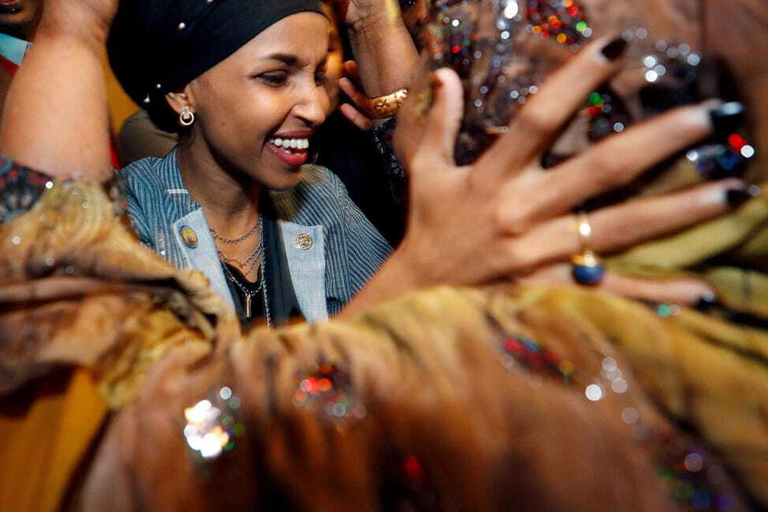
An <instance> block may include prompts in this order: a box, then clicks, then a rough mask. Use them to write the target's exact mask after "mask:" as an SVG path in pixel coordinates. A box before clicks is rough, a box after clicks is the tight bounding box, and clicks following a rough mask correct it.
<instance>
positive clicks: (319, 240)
mask: <svg viewBox="0 0 768 512" xmlns="http://www.w3.org/2000/svg"><path fill="white" fill-rule="evenodd" d="M301 172H302V178H301V181H300V182H299V184H298V185H297V186H296V187H294V188H293V189H290V190H286V191H278V192H276V191H271V192H269V194H270V198H271V200H272V203H273V208H274V210H275V212H276V214H277V217H278V226H279V231H280V235H281V243H282V246H283V250H284V251H285V255H286V260H287V262H288V269H289V272H290V277H291V281H292V283H293V287H294V289H295V292H296V298H297V299H298V302H299V307H300V308H301V312H302V314H303V315H304V317H305V318H306V319H307V321H309V322H316V321H320V320H325V319H327V318H328V316H329V315H334V314H337V313H338V312H339V311H341V309H342V308H343V307H344V305H345V304H346V303H347V302H349V300H350V299H352V297H353V296H354V295H355V294H356V293H357V292H358V291H359V290H360V289H361V288H362V287H363V286H364V285H365V283H366V282H367V281H368V280H369V279H370V278H371V277H372V276H373V274H374V273H375V272H376V271H377V270H378V268H379V267H380V266H381V264H382V263H383V261H384V260H385V259H386V258H387V256H388V255H389V253H390V252H391V251H392V248H391V247H390V245H389V244H388V243H387V242H386V240H384V238H383V237H382V236H381V235H380V234H379V232H378V231H376V228H374V227H373V225H372V224H371V223H370V222H369V221H368V219H367V218H366V217H365V216H364V215H363V213H362V212H361V211H360V210H359V209H358V208H357V206H356V205H355V204H354V203H353V202H352V200H351V199H350V198H349V196H348V195H347V191H346V188H345V187H344V185H343V184H342V182H341V180H339V178H337V177H336V176H335V175H334V174H333V173H331V172H330V171H329V170H328V169H326V168H324V167H319V166H314V165H305V166H304V167H303V168H302V170H301ZM121 174H122V177H123V180H124V183H125V192H126V199H127V202H128V215H129V217H130V219H131V222H132V224H133V227H134V229H135V230H136V231H137V232H138V234H139V237H140V239H141V241H142V242H143V243H145V244H146V245H147V246H149V247H150V248H152V249H153V250H154V251H155V252H157V253H158V254H160V255H161V256H163V257H164V258H166V259H167V260H169V261H170V262H172V263H173V264H174V265H176V266H177V267H179V268H194V269H197V270H199V271H200V272H202V273H203V274H205V276H206V277H207V278H208V280H209V281H210V283H211V287H212V288H213V289H214V290H215V291H216V292H218V293H219V295H221V297H222V298H223V299H224V300H225V302H226V303H227V304H229V305H230V307H234V302H233V299H232V296H231V294H230V291H229V287H228V286H227V282H226V280H225V279H226V278H225V276H224V272H223V270H222V267H221V264H220V262H219V257H218V253H217V251H216V245H215V244H214V241H213V237H212V236H211V234H210V231H209V229H208V222H207V221H206V218H205V213H204V212H203V208H202V207H201V206H200V204H198V203H196V202H194V201H193V200H192V198H191V196H190V195H189V192H188V191H187V189H186V187H185V186H184V182H183V180H182V178H181V173H180V172H179V167H178V164H177V161H176V151H175V150H174V151H172V152H171V153H170V154H169V155H168V156H167V157H165V158H162V159H159V158H145V159H143V160H139V161H138V162H135V163H133V164H131V165H129V166H128V167H126V168H125V169H123V170H122V171H121Z"/></svg>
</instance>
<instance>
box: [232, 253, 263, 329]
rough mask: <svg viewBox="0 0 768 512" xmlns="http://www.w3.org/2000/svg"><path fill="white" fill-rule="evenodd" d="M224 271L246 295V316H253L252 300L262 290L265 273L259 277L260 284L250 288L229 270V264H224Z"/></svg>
mask: <svg viewBox="0 0 768 512" xmlns="http://www.w3.org/2000/svg"><path fill="white" fill-rule="evenodd" d="M224 271H225V272H226V273H227V275H228V276H229V280H230V281H232V283H234V285H235V286H237V287H238V288H240V291H241V292H243V296H244V297H245V308H244V309H245V317H246V318H251V314H252V313H253V312H252V307H251V300H252V299H253V298H254V297H255V296H256V295H258V293H259V292H260V291H261V289H262V288H263V287H264V273H263V272H262V273H261V277H260V279H259V286H257V287H256V289H255V290H249V289H248V288H246V287H245V286H243V285H242V284H241V283H240V281H238V280H237V278H236V277H235V276H234V274H232V271H230V270H229V267H227V265H226V264H225V265H224Z"/></svg>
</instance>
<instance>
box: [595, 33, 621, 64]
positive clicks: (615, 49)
mask: <svg viewBox="0 0 768 512" xmlns="http://www.w3.org/2000/svg"><path fill="white" fill-rule="evenodd" d="M626 49H627V41H626V39H624V38H623V37H617V38H616V39H614V40H613V41H611V42H610V43H608V44H607V45H605V46H603V49H602V50H600V53H602V54H603V57H605V58H606V59H608V60H609V61H614V60H616V59H618V58H619V57H621V56H622V55H623V54H624V51H625V50H626Z"/></svg>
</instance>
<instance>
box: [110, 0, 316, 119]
mask: <svg viewBox="0 0 768 512" xmlns="http://www.w3.org/2000/svg"><path fill="white" fill-rule="evenodd" d="M306 11H311V12H318V13H322V12H323V10H322V8H321V5H320V0H124V1H122V2H120V8H119V11H118V13H117V16H116V18H115V21H114V23H113V25H112V31H111V33H110V37H109V41H108V43H107V51H108V54H109V62H110V65H111V66H112V69H113V71H114V72H115V76H117V79H118V80H119V81H120V84H121V85H122V86H123V89H125V91H126V92H127V93H128V95H129V96H130V97H131V98H132V99H133V101H135V102H136V103H138V104H139V105H141V106H142V107H143V108H145V109H146V110H147V111H148V112H149V114H150V116H151V117H152V120H153V121H154V122H155V124H157V125H158V126H159V127H160V128H163V129H166V130H175V129H176V128H177V125H176V123H175V122H172V120H171V116H169V110H170V109H169V107H168V106H167V104H166V101H165V99H164V96H165V94H167V93H168V92H171V91H174V90H177V89H179V88H181V87H184V86H185V85H187V84H188V83H189V82H191V81H192V80H194V79H195V78H197V77H198V76H200V75H201V74H203V73H204V72H206V71H207V70H209V69H211V68H212V67H214V66H215V65H216V64H218V63H219V62H221V61H223V60H224V59H226V58H227V57H229V56H230V55H232V54H233V53H234V52H236V51H237V50H238V49H239V48H240V47H242V46H243V45H245V44H246V43H247V42H248V41H250V40H251V39H253V38H254V37H256V36H257V35H258V34H259V33H261V32H262V31H264V30H265V29H267V28H268V27H270V26H271V25H273V24H275V23H276V22H278V21H280V20H281V19H283V18H285V17H287V16H290V15H292V14H296V13H299V12H306Z"/></svg>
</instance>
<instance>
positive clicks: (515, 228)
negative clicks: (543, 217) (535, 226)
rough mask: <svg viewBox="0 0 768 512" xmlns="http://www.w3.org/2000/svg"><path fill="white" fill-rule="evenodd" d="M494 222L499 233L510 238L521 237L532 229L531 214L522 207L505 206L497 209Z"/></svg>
mask: <svg viewBox="0 0 768 512" xmlns="http://www.w3.org/2000/svg"><path fill="white" fill-rule="evenodd" d="M494 222H495V224H496V228H497V231H499V232H501V233H504V234H506V235H510V236H521V235H523V234H525V233H526V232H528V230H529V229H530V228H531V214H530V212H529V211H527V209H526V208H524V207H522V206H509V205H504V206H501V207H499V208H497V209H496V213H495V215H494Z"/></svg>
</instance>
